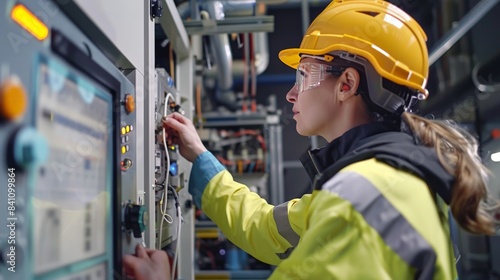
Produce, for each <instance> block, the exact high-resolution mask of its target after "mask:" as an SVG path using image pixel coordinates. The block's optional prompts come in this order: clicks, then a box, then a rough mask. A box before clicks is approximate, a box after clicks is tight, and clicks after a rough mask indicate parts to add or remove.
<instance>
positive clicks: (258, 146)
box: [195, 111, 283, 279]
mask: <svg viewBox="0 0 500 280" xmlns="http://www.w3.org/2000/svg"><path fill="white" fill-rule="evenodd" d="M197 130H198V134H199V135H200V137H201V139H202V141H203V142H204V144H205V146H206V147H207V149H209V150H210V151H211V152H212V153H213V154H214V155H215V157H216V158H217V159H218V160H219V162H220V163H221V164H222V165H224V166H225V167H226V169H227V170H228V171H229V172H231V174H232V176H233V178H234V179H235V180H236V181H237V182H240V183H242V184H245V185H246V186H248V187H249V189H250V190H252V191H254V192H256V193H258V194H259V195H260V196H261V197H262V198H264V199H266V200H267V201H268V202H269V203H272V204H276V205H277V204H279V201H282V200H283V193H282V191H283V173H282V172H280V170H282V164H283V162H282V147H281V146H282V145H281V144H280V143H281V141H282V139H281V134H282V127H281V124H280V116H279V114H268V113H267V112H263V111H257V112H255V113H242V112H239V113H226V114H217V115H216V114H210V113H206V114H204V122H203V123H201V124H198V128H197ZM195 226H196V229H195V233H196V243H195V248H196V258H195V260H196V269H197V272H196V277H199V278H200V279H204V278H203V277H215V278H216V277H221V278H220V279H226V278H227V279H266V278H267V277H269V275H270V274H271V267H270V266H269V265H267V264H264V263H262V262H260V261H258V260H257V259H255V258H253V257H252V256H251V255H248V254H247V253H245V252H244V251H242V250H241V249H239V248H238V247H236V246H235V245H233V244H232V243H231V242H230V241H229V240H227V239H225V237H224V235H223V233H222V232H220V230H219V229H218V228H217V226H216V225H215V224H214V223H213V222H212V221H211V220H210V219H209V218H208V217H206V216H205V215H204V214H203V212H202V211H201V210H197V212H196V223H195Z"/></svg>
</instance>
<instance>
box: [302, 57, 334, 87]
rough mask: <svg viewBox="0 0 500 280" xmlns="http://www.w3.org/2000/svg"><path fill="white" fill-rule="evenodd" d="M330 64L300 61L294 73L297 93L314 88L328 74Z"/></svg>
mask: <svg viewBox="0 0 500 280" xmlns="http://www.w3.org/2000/svg"><path fill="white" fill-rule="evenodd" d="M332 68H333V67H332V66H331V65H328V64H322V63H315V62H301V63H300V64H299V66H298V67H297V72H296V73H295V85H296V86H297V91H298V93H299V94H300V93H302V92H304V91H306V90H310V89H312V88H315V87H317V86H319V85H320V84H321V82H322V81H324V80H325V79H326V77H327V75H329V74H330V73H329V72H331V70H332Z"/></svg>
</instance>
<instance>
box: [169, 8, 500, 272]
mask: <svg viewBox="0 0 500 280" xmlns="http://www.w3.org/2000/svg"><path fill="white" fill-rule="evenodd" d="M425 40H426V36H425V34H424V32H423V31H422V29H421V28H420V26H419V25H418V24H417V22H415V21H414V20H413V19H412V18H411V17H409V16H408V15H407V14H405V13H404V12H403V11H401V10H400V9H398V8H397V7H395V6H393V5H391V4H389V3H387V2H383V1H377V0H361V1H360V0H358V1H349V0H344V1H340V0H336V1H333V2H332V3H331V4H330V5H329V6H328V7H327V8H326V9H325V10H324V11H323V12H322V13H321V14H320V15H319V16H318V17H317V18H316V19H315V20H314V21H313V23H312V24H311V25H310V27H309V29H308V30H307V32H306V35H305V36H304V38H303V41H302V43H301V46H300V48H295V49H287V50H283V51H281V52H280V54H279V57H280V59H281V60H282V61H283V62H284V63H285V64H287V65H289V66H290V67H292V68H295V69H297V81H296V84H295V85H294V86H293V88H292V89H291V90H290V91H289V92H288V94H287V95H286V98H287V100H288V101H289V102H290V103H292V104H293V109H292V110H293V114H294V116H293V118H294V120H295V121H296V123H297V124H296V129H297V132H298V133H299V134H301V135H304V136H312V135H319V136H322V137H323V138H325V139H326V140H327V141H328V144H327V145H326V146H325V147H323V148H321V149H317V150H312V151H308V152H307V153H306V154H305V155H304V156H303V157H301V161H302V162H303V164H304V167H305V168H306V171H307V172H308V174H309V175H310V177H311V179H312V181H313V185H314V191H313V192H312V194H306V195H304V196H303V197H301V198H300V199H294V200H291V201H288V202H286V203H283V204H281V205H278V206H273V205H269V204H267V202H266V201H264V200H263V199H261V198H260V197H259V196H258V195H257V194H255V193H252V192H251V191H249V190H248V188H247V187H246V186H244V185H241V184H239V183H237V182H235V181H233V178H232V177H231V175H230V173H229V172H228V171H226V170H225V169H224V167H222V165H221V164H220V163H219V162H218V161H217V160H216V159H215V157H214V156H213V155H212V154H210V153H209V152H207V150H206V149H205V147H204V146H203V144H202V143H201V141H200V139H199V137H198V136H197V133H196V130H195V128H194V126H193V124H192V123H191V121H190V120H188V119H186V118H185V117H183V116H181V115H179V114H173V115H171V116H170V117H169V118H167V119H166V120H165V121H164V125H165V127H167V128H168V131H169V138H170V140H171V141H173V142H174V143H175V144H178V145H179V147H180V152H181V154H182V155H183V156H184V157H185V158H186V159H188V160H189V161H191V162H193V167H192V171H191V178H190V186H189V191H190V193H191V194H192V195H193V198H194V201H195V203H196V205H197V206H198V207H201V209H202V210H203V211H204V213H205V214H206V215H207V216H209V217H210V218H211V219H212V220H213V221H214V222H215V223H216V224H217V225H218V226H219V227H220V228H221V230H222V231H223V232H224V234H225V236H226V237H227V238H228V239H229V240H231V242H233V243H234V244H236V245H237V246H239V247H240V248H242V249H243V250H245V251H246V252H248V253H250V254H252V255H253V256H255V257H256V258H258V259H260V260H261V261H264V262H267V263H269V264H273V265H277V268H276V270H275V271H274V272H273V274H272V275H271V277H270V279H411V278H417V279H455V278H456V276H457V275H456V270H455V266H454V261H455V260H454V257H453V249H452V246H451V242H450V239H449V228H448V215H447V214H448V210H447V209H448V205H449V206H450V207H451V212H452V213H453V215H454V217H455V219H456V220H457V221H458V223H459V224H460V225H461V226H462V227H463V228H464V229H466V230H468V231H470V232H473V233H481V234H491V233H493V220H492V218H491V216H490V215H489V214H488V213H487V212H486V210H485V208H484V205H483V201H484V200H485V198H486V197H487V187H486V183H485V181H486V178H487V170H486V168H485V167H484V166H483V165H482V164H481V161H480V159H479V157H478V155H477V152H476V150H477V143H476V141H475V140H474V139H473V137H471V136H470V135H469V134H467V133H465V132H464V131H461V130H460V129H458V128H456V127H452V126H449V125H447V124H445V123H443V122H437V121H431V120H427V119H425V118H422V117H419V116H416V115H414V114H412V113H411V110H410V108H411V106H412V105H414V103H415V102H416V101H417V100H422V99H425V98H426V97H427V95H428V92H427V90H426V89H425V84H426V80H427V75H428V61H427V57H428V55H427V48H426V45H425Z"/></svg>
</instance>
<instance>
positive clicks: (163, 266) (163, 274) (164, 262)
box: [123, 244, 170, 280]
mask: <svg viewBox="0 0 500 280" xmlns="http://www.w3.org/2000/svg"><path fill="white" fill-rule="evenodd" d="M123 266H124V267H125V274H127V275H128V276H130V277H132V278H134V279H137V280H170V264H169V262H168V256H167V253H165V251H161V250H153V249H147V248H144V247H143V246H142V245H140V244H139V245H137V247H136V248H135V256H133V255H125V256H123Z"/></svg>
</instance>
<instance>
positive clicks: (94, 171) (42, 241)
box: [32, 59, 113, 274]
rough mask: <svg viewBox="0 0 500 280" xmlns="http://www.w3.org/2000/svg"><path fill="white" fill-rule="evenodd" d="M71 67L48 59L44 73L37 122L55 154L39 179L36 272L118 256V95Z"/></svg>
mask: <svg viewBox="0 0 500 280" xmlns="http://www.w3.org/2000/svg"><path fill="white" fill-rule="evenodd" d="M69 69H70V68H69V67H65V66H64V65H63V64H62V63H55V62H53V61H47V60H43V59H42V60H41V61H40V63H39V66H38V72H37V90H36V94H35V96H36V100H35V103H34V104H36V111H35V112H36V114H35V116H34V122H35V125H36V128H37V130H38V131H39V132H40V133H41V134H42V135H43V136H44V137H45V138H46V139H47V142H48V144H49V158H48V161H47V162H46V163H45V164H44V165H43V166H41V167H40V168H39V169H38V170H37V174H36V175H35V176H34V178H36V179H35V180H34V182H33V186H34V189H33V200H32V207H33V209H32V210H33V211H32V213H33V217H32V222H33V224H34V232H33V236H32V240H33V245H34V253H35V255H34V270H35V271H34V272H35V274H41V273H47V272H50V271H53V270H56V269H60V268H64V267H68V266H71V265H75V264H79V265H80V266H81V265H82V263H85V262H94V263H99V262H108V261H111V260H109V256H110V255H111V253H110V250H112V248H111V246H110V245H109V244H110V243H111V240H110V239H111V221H110V219H111V215H110V211H111V207H110V206H111V197H112V195H111V194H110V190H111V184H112V168H111V164H112V155H113V154H112V145H113V142H112V141H113V140H112V139H113V137H112V135H113V133H112V128H113V126H112V124H113V119H112V97H111V94H109V93H107V92H106V91H105V90H104V89H103V88H101V87H100V86H98V85H97V84H96V83H93V82H92V81H91V80H90V79H88V78H86V77H85V76H83V75H81V74H78V72H76V71H71V70H69ZM89 265H90V264H89Z"/></svg>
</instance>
